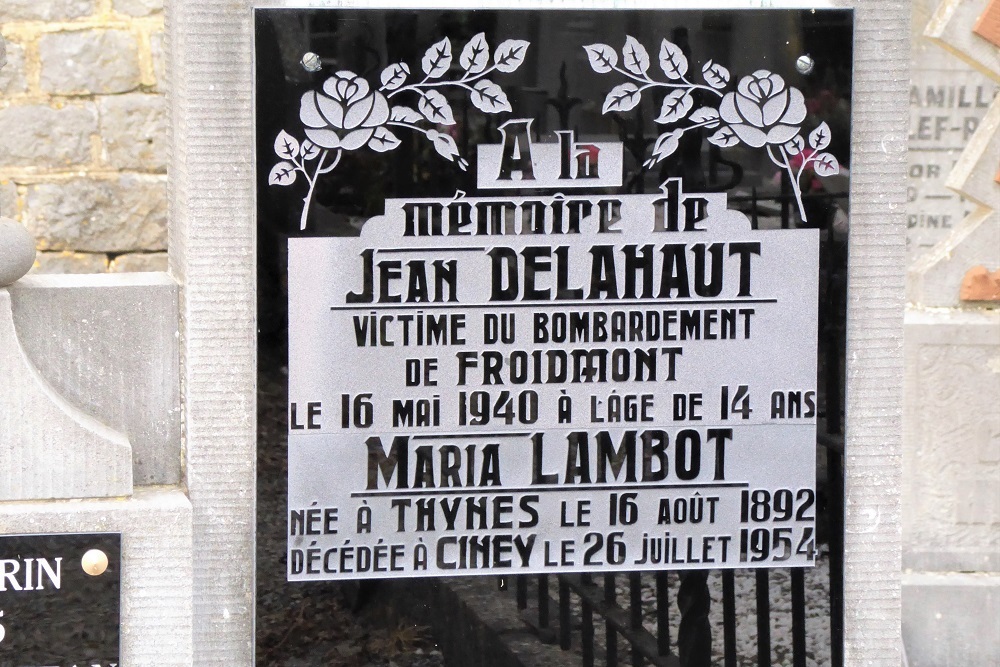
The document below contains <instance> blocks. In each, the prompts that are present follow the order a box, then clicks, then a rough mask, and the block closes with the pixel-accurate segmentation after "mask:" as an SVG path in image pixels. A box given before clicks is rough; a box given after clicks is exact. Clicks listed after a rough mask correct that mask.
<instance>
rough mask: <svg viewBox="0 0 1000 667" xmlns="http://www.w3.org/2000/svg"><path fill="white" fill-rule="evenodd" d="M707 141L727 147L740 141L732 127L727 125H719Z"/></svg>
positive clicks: (720, 146)
mask: <svg viewBox="0 0 1000 667" xmlns="http://www.w3.org/2000/svg"><path fill="white" fill-rule="evenodd" d="M708 142H709V143H711V144H715V145H716V146H718V147H719V148H729V147H730V146H735V145H736V144H738V143H740V138H739V137H737V136H736V133H735V132H733V130H732V128H730V127H729V126H725V127H720V128H719V129H718V130H716V132H715V134H713V135H712V136H710V137H709V138H708Z"/></svg>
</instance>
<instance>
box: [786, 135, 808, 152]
mask: <svg viewBox="0 0 1000 667" xmlns="http://www.w3.org/2000/svg"><path fill="white" fill-rule="evenodd" d="M805 147H806V142H805V140H804V139H803V138H802V135H801V134H796V135H795V136H794V137H792V138H791V139H790V140H788V141H786V142H785V151H786V152H787V153H788V154H789V155H798V154H799V153H801V152H802V149H803V148H805Z"/></svg>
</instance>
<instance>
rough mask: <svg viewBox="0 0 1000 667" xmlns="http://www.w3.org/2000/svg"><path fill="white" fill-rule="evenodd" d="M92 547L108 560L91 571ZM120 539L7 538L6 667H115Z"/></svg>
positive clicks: (0, 579)
mask: <svg viewBox="0 0 1000 667" xmlns="http://www.w3.org/2000/svg"><path fill="white" fill-rule="evenodd" d="M91 549H97V550H100V551H102V552H103V553H104V554H105V555H106V556H107V562H108V565H107V569H106V570H105V571H104V572H103V573H102V574H99V575H90V574H87V572H85V571H84V569H83V565H82V559H83V557H84V554H86V553H87V552H88V551H90V550H91ZM121 572H122V562H121V535H120V534H117V533H83V534H65V535H4V536H0V667H71V666H73V665H76V666H78V667H83V666H84V665H86V666H87V667H93V666H95V665H100V667H111V666H113V665H116V664H117V663H118V662H119V635H120V627H119V617H120V608H121Z"/></svg>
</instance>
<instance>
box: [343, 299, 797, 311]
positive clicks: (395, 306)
mask: <svg viewBox="0 0 1000 667" xmlns="http://www.w3.org/2000/svg"><path fill="white" fill-rule="evenodd" d="M714 303H737V304H739V303H778V300H777V299H725V300H720V299H702V300H695V299H688V300H675V299H671V300H670V301H663V300H653V301H649V300H643V299H592V300H587V299H579V300H573V301H570V300H555V301H519V302H516V303H508V302H506V301H498V302H495V303H365V304H361V305H357V306H330V310H334V311H337V310H472V309H480V308H490V309H506V308H563V307H566V306H601V307H603V308H604V309H608V307H609V304H614V305H624V306H660V307H666V306H672V305H681V306H684V305H708V304H714Z"/></svg>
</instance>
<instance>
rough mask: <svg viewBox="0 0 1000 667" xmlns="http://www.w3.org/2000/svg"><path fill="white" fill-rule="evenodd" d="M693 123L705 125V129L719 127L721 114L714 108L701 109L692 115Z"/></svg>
mask: <svg viewBox="0 0 1000 667" xmlns="http://www.w3.org/2000/svg"><path fill="white" fill-rule="evenodd" d="M691 121H692V122H694V123H698V124H700V125H704V126H705V127H717V126H718V124H719V112H718V111H717V110H715V109H713V108H712V107H700V108H698V109H695V111H694V113H693V114H691Z"/></svg>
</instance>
